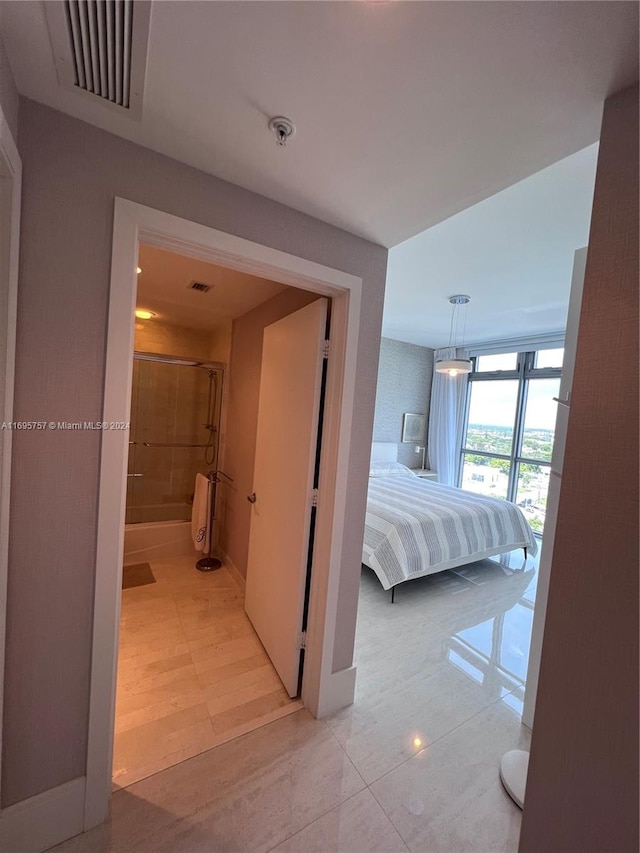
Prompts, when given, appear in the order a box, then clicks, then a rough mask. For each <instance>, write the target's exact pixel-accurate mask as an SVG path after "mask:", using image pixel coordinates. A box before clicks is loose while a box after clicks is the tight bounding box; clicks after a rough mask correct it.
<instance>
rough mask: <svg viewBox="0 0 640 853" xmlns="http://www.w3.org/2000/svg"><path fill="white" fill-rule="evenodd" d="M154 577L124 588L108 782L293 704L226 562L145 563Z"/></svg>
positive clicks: (165, 763) (151, 768)
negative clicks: (202, 566) (209, 568)
mask: <svg viewBox="0 0 640 853" xmlns="http://www.w3.org/2000/svg"><path fill="white" fill-rule="evenodd" d="M151 568H152V571H153V573H154V576H155V578H156V583H153V584H147V585H145V586H138V587H133V588H131V589H126V590H123V593H122V615H121V620H120V650H119V659H118V691H117V697H116V718H115V744H114V761H113V783H114V790H117V789H118V788H123V787H126V786H127V785H131V784H132V783H133V782H137V781H139V780H141V779H144V778H145V777H147V776H150V775H152V774H153V773H157V772H158V771H160V770H164V769H166V768H167V767H171V766H172V765H174V764H177V763H179V762H180V761H184V760H185V759H187V758H191V757H192V756H194V755H197V754H199V753H200V752H202V751H203V750H207V749H211V748H212V747H214V746H217V745H219V744H221V743H224V742H226V741H228V740H231V739H232V738H234V737H237V736H239V735H241V734H244V733H246V732H247V731H250V730H251V729H252V728H255V727H257V726H260V725H265V724H266V723H269V722H271V721H272V720H274V719H278V718H279V717H280V716H282V715H284V714H289V713H293V712H295V711H297V710H299V709H300V708H301V707H302V704H301V703H300V702H292V701H291V699H290V698H289V697H288V695H287V694H286V692H285V690H284V687H283V686H282V683H281V682H280V679H279V678H278V676H277V675H276V672H275V670H274V669H273V666H272V665H271V661H270V660H269V658H268V657H267V654H266V652H265V650H264V648H263V647H262V644H261V643H260V641H259V640H258V638H257V636H256V633H255V631H254V630H253V627H252V625H251V623H250V622H249V619H248V618H247V616H246V614H245V612H244V609H243V603H242V602H243V595H242V592H241V591H240V589H239V587H238V585H237V584H236V582H235V581H234V579H233V577H232V576H231V574H230V573H229V571H228V570H227V568H226V567H224V566H223V567H222V568H221V569H218V570H217V571H215V572H211V573H202V572H198V571H196V570H195V568H194V560H193V559H191V558H174V559H171V560H165V561H156V562H153V563H152V564H151Z"/></svg>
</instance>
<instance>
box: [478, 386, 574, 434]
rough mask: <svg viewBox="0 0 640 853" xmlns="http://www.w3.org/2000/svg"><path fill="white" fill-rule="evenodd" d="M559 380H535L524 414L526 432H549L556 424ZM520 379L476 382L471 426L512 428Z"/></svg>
mask: <svg viewBox="0 0 640 853" xmlns="http://www.w3.org/2000/svg"><path fill="white" fill-rule="evenodd" d="M559 386H560V380H559V379H532V380H530V381H529V394H528V397H527V409H526V413H525V424H524V426H525V429H550V430H553V429H554V428H555V424H556V414H557V410H558V404H557V403H555V402H554V401H553V399H552V398H553V397H557V396H558V389H559ZM517 393H518V380H517V379H502V380H496V381H495V382H476V383H475V384H474V386H473V390H472V394H471V403H470V406H469V423H470V424H484V425H487V426H489V425H493V426H511V427H512V426H513V425H514V421H515V409H516V397H517Z"/></svg>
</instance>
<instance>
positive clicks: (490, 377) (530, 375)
mask: <svg viewBox="0 0 640 853" xmlns="http://www.w3.org/2000/svg"><path fill="white" fill-rule="evenodd" d="M543 349H545V347H540V348H539V349H527V350H523V351H522V352H519V351H516V350H515V349H514V350H511V352H516V353H517V358H516V369H515V370H491V371H489V370H485V371H478V370H477V369H476V367H477V363H478V358H480V357H481V356H482V355H492V354H493V353H491V352H487V353H482V352H477V353H475V354H474V355H472V356H471V357H470V358H471V364H472V368H471V373H470V374H469V377H468V381H467V389H466V397H465V404H464V418H463V430H462V437H461V441H460V452H459V455H458V470H457V477H456V482H457V484H458V487H460V485H461V482H462V474H463V469H464V459H465V455H473V456H484V457H485V458H487V459H502V460H504V461H507V462H509V474H508V477H509V481H508V484H507V495H506V500H508V501H511V502H512V503H515V502H516V498H517V492H518V480H519V473H520V465H522V464H525V465H540V466H542V467H546V468H551V460H549V461H546V460H541V459H532V458H531V457H528V456H522V441H523V438H524V420H525V414H526V408H527V398H528V393H529V382H530V381H531V380H532V379H558V380H559V379H561V377H562V367H536V366H535V363H536V354H537V353H538V352H540V351H542V350H543ZM554 349H560V347H557V346H556V347H554ZM562 349H564V347H562ZM563 361H564V357H563ZM514 379H515V380H517V381H518V392H517V395H516V406H515V413H514V425H513V436H512V440H511V453H510V454H508V455H507V454H502V453H489V452H487V451H485V450H473V449H472V448H469V447H467V433H468V430H469V408H470V404H471V393H472V391H473V385H474V383H475V382H495V381H496V380H498V381H500V380H514ZM554 439H555V435H554Z"/></svg>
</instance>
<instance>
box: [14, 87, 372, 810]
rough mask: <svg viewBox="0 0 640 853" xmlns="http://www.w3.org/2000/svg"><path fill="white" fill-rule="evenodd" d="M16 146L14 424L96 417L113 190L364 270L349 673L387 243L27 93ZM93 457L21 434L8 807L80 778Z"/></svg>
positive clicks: (344, 610)
mask: <svg viewBox="0 0 640 853" xmlns="http://www.w3.org/2000/svg"><path fill="white" fill-rule="evenodd" d="M20 144H21V154H22V158H23V166H24V185H23V200H22V201H23V204H22V234H21V258H20V291H19V303H18V328H17V370H16V400H15V418H16V420H42V421H51V420H53V421H57V420H66V421H98V420H100V415H101V410H102V397H103V384H104V369H105V340H106V323H107V302H108V289H109V271H110V253H111V241H112V225H113V201H114V197H115V196H121V197H124V198H128V199H131V200H133V201H136V202H140V203H142V204H146V205H149V206H150V207H153V208H158V209H160V210H164V211H168V212H170V213H172V214H174V215H176V216H180V217H184V218H185V219H189V220H192V221H195V222H199V223H202V224H205V225H209V226H212V227H214V228H218V229H221V230H222V231H226V232H228V233H231V234H236V235H238V236H241V237H244V238H246V239H249V240H253V241H255V242H258V243H261V244H264V245H267V246H271V247H273V248H276V249H280V250H282V251H285V252H290V253H292V254H294V255H298V256H301V257H304V258H307V259H309V260H312V261H316V262H318V263H321V264H326V265H328V266H331V267H334V268H337V269H341V270H344V271H345V272H348V273H351V274H353V275H357V276H360V277H361V278H362V279H363V291H364V297H363V300H362V318H361V329H360V338H359V341H360V343H359V347H358V356H357V365H356V367H357V387H356V392H355V410H354V411H355V415H354V423H353V442H352V445H351V456H350V458H349V475H350V480H349V494H348V499H347V507H348V510H347V515H346V517H345V530H346V531H348V533H347V536H346V538H345V544H344V550H343V554H342V567H343V570H342V576H341V580H340V602H339V613H338V624H339V629H338V632H337V636H336V647H335V655H334V667H335V668H336V669H341V668H343V667H345V666H348V665H349V664H350V663H351V660H352V652H353V639H354V633H355V617H356V608H357V594H358V582H359V576H360V557H361V545H362V536H363V530H364V511H365V494H366V482H367V473H368V462H369V442H370V439H371V428H372V422H373V406H374V397H375V385H376V372H377V365H378V350H379V339H380V338H379V330H380V325H381V317H382V306H383V294H384V281H385V273H386V262H387V250H386V249H384V248H382V247H380V246H376V245H374V244H372V243H368V242H367V241H365V240H362V239H360V238H357V237H354V236H353V235H351V234H347V233H346V232H344V231H341V230H339V229H337V228H334V227H332V226H330V225H327V224H325V223H322V222H320V221H318V220H315V219H313V218H311V217H309V216H305V215H303V214H301V213H298V212H297V211H294V210H292V209H290V208H287V207H285V206H283V205H280V204H277V203H275V202H272V201H269V200H268V199H266V198H264V197H262V196H258V195H255V194H253V193H251V192H248V191H246V190H243V189H240V188H239V187H236V186H233V185H232V184H229V183H226V182H224V181H221V180H218V179H216V178H213V177H211V176H208V175H205V174H204V173H202V172H199V171H197V170H196V169H193V168H190V167H188V166H185V165H183V164H181V163H178V162H176V161H173V160H171V159H169V158H167V157H163V156H161V155H159V154H156V153H154V152H152V151H150V150H148V149H145V148H141V147H139V146H137V145H134V144H132V143H130V142H127V141H125V140H122V139H119V138H117V137H115V136H112V135H110V134H108V133H105V132H104V131H101V130H98V129H96V128H93V127H91V126H89V125H87V124H84V123H82V122H80V121H77V120H75V119H72V118H69V117H67V116H64V115H62V114H61V113H57V112H55V111H53V110H51V109H48V108H46V107H43V106H41V105H39V104H36V103H34V102H32V101H29V100H21V102H20ZM99 452H100V437H99V435H98V434H97V433H95V432H88V431H87V432H67V433H65V432H55V431H48V430H45V431H39V432H29V433H28V434H27V433H24V432H22V433H16V435H15V437H14V459H13V466H14V467H13V471H14V478H13V491H12V507H11V527H10V543H9V547H10V555H9V559H10V569H9V571H10V575H9V585H8V614H7V657H6V683H5V709H4V713H5V716H4V721H5V722H4V737H3V750H4V752H3V764H2V773H3V779H2V783H3V784H2V794H3V802H2V805H3V806H7V805H10V804H11V803H15V802H18V801H20V800H23V799H25V798H26V797H29V796H32V795H34V794H37V793H39V792H41V791H44V790H47V789H49V788H52V787H54V786H56V785H59V784H61V783H63V782H66V781H68V780H70V779H73V778H75V777H78V776H82V775H84V773H85V762H86V746H87V719H88V699H89V664H90V654H91V628H92V608H93V587H94V575H95V562H96V555H95V547H96V523H97V518H96V515H97V486H98V463H99ZM114 570H115V568H114Z"/></svg>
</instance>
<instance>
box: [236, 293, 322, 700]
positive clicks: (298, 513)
mask: <svg viewBox="0 0 640 853" xmlns="http://www.w3.org/2000/svg"><path fill="white" fill-rule="evenodd" d="M326 318H327V300H326V299H318V300H317V301H315V302H312V303H311V304H310V305H307V306H305V307H304V308H301V309H300V310H299V311H296V312H295V313H293V314H290V315H289V316H288V317H284V318H283V319H282V320H278V322H277V323H272V324H271V325H270V326H267V327H266V328H265V330H264V341H263V348H262V372H261V375H260V400H259V407H258V433H257V440H256V464H255V470H254V477H253V495H251V496H249V497H250V498H251V500H252V508H251V512H252V517H251V532H250V536H249V557H248V564H247V585H246V593H245V610H246V611H247V615H248V617H249V619H250V620H251V622H252V624H253V627H254V628H255V629H256V632H257V634H258V636H259V637H260V640H261V641H262V644H263V645H264V647H265V649H266V650H267V654H268V655H269V657H270V658H271V661H272V663H273V665H274V667H275V668H276V671H277V673H278V675H279V676H280V678H281V679H282V683H283V684H284V686H285V688H286V690H287V691H288V693H289V695H290V696H296V695H297V693H298V672H299V666H300V648H299V646H300V643H299V638H300V631H301V627H302V617H303V608H304V598H305V584H306V576H307V562H308V549H309V531H310V521H311V506H312V494H313V487H314V471H315V460H316V446H317V438H318V418H319V411H320V394H321V387H322V363H323V342H324V337H325V328H326Z"/></svg>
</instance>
